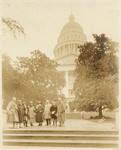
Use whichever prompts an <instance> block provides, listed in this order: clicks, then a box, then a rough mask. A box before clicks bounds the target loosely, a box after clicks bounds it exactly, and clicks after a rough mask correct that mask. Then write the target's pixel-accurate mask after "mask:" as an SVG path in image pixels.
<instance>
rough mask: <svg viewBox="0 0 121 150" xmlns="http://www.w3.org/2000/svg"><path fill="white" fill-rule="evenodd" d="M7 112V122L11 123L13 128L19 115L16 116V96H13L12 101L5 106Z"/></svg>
mask: <svg viewBox="0 0 121 150" xmlns="http://www.w3.org/2000/svg"><path fill="white" fill-rule="evenodd" d="M7 113H8V122H10V123H11V122H12V123H13V128H15V126H16V125H17V124H18V122H19V117H18V107H17V104H16V98H15V97H13V99H12V101H10V102H9V104H8V106H7Z"/></svg>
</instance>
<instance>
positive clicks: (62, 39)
mask: <svg viewBox="0 0 121 150" xmlns="http://www.w3.org/2000/svg"><path fill="white" fill-rule="evenodd" d="M85 42H86V36H85V34H84V32H83V29H82V27H81V26H80V24H78V23H77V22H75V21H74V16H73V15H72V14H71V15H70V16H69V21H68V23H66V24H65V25H64V26H63V28H62V30H61V32H60V35H59V37H58V40H57V44H56V46H55V48H54V60H55V61H56V62H57V63H58V64H59V65H58V67H57V70H58V71H60V72H61V73H62V74H63V76H64V77H65V81H66V86H65V87H64V88H63V89H62V93H63V94H64V95H65V97H66V99H67V100H69V101H70V100H73V99H74V93H73V84H74V70H75V59H77V58H78V55H79V49H78V46H79V45H81V44H84V43H85Z"/></svg>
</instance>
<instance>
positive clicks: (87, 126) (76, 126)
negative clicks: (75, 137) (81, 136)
mask: <svg viewBox="0 0 121 150" xmlns="http://www.w3.org/2000/svg"><path fill="white" fill-rule="evenodd" d="M45 124H46V123H45V122H43V125H42V126H38V124H37V123H34V126H31V127H30V126H29V127H22V128H19V129H41V130H45V129H46V130H51V129H54V130H117V126H116V123H115V122H114V121H112V122H111V121H110V122H108V121H106V120H104V121H99V120H81V119H67V120H66V121H65V125H64V126H62V127H60V126H52V125H50V126H45ZM9 127H11V125H9Z"/></svg>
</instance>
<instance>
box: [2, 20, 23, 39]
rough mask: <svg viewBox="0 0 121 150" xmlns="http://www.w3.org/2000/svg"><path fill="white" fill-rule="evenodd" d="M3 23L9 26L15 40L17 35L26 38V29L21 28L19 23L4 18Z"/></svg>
mask: <svg viewBox="0 0 121 150" xmlns="http://www.w3.org/2000/svg"><path fill="white" fill-rule="evenodd" d="M2 23H3V24H4V25H5V26H7V28H8V29H9V30H10V31H11V32H12V34H13V36H14V38H15V39H16V35H17V33H19V34H20V33H22V34H23V35H24V36H26V34H25V31H24V28H23V27H22V26H21V24H20V23H19V22H18V21H16V20H14V19H11V18H5V17H2ZM5 26H4V27H5ZM3 30H5V28H3Z"/></svg>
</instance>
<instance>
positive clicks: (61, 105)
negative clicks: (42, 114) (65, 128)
mask: <svg viewBox="0 0 121 150" xmlns="http://www.w3.org/2000/svg"><path fill="white" fill-rule="evenodd" d="M57 116H58V117H57V120H58V121H59V123H60V126H62V125H64V122H65V105H64V102H63V101H62V100H61V98H59V99H58V115H57Z"/></svg>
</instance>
